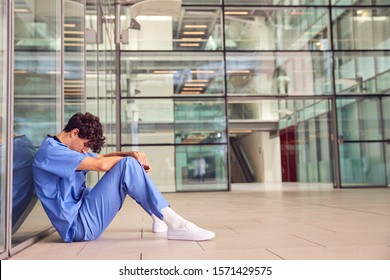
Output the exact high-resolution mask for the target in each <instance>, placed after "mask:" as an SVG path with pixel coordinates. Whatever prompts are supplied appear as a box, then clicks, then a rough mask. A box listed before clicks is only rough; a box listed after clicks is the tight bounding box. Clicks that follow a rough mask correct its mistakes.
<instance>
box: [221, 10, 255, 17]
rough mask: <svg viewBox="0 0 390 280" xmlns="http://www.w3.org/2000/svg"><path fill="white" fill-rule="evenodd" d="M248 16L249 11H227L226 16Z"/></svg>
mask: <svg viewBox="0 0 390 280" xmlns="http://www.w3.org/2000/svg"><path fill="white" fill-rule="evenodd" d="M248 14H249V12H247V11H225V15H234V16H246V15H248Z"/></svg>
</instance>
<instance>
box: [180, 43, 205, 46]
mask: <svg viewBox="0 0 390 280" xmlns="http://www.w3.org/2000/svg"><path fill="white" fill-rule="evenodd" d="M180 46H181V47H199V46H200V45H199V43H181V44H180Z"/></svg>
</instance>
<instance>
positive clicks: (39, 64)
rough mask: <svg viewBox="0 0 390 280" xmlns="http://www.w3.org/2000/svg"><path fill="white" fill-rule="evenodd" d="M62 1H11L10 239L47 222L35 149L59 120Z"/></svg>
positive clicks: (38, 229)
mask: <svg viewBox="0 0 390 280" xmlns="http://www.w3.org/2000/svg"><path fill="white" fill-rule="evenodd" d="M61 6H62V5H61V1H60V0H56V1H44V0H35V1H29V2H28V3H27V2H20V1H17V2H15V38H14V46H15V54H14V67H15V72H14V156H13V158H14V162H13V186H12V188H13V190H12V194H13V201H12V204H13V205H12V226H13V228H12V232H13V236H12V242H13V245H17V244H19V243H20V242H22V241H24V240H26V239H28V238H30V237H31V236H33V235H34V234H37V233H39V232H41V231H42V230H44V229H46V228H48V227H49V226H50V222H49V220H48V218H47V216H46V214H45V213H44V211H43V208H42V206H41V204H40V203H39V202H37V196H36V194H35V191H34V186H33V179H32V177H31V176H32V173H31V164H32V159H33V156H34V154H35V150H36V149H37V147H38V146H39V145H40V143H41V141H42V140H43V139H44V137H45V136H46V134H47V133H57V132H58V131H59V130H60V124H61V119H60V116H61V110H60V106H61V84H62V83H61V34H62V32H61Z"/></svg>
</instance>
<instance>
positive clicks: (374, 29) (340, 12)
mask: <svg viewBox="0 0 390 280" xmlns="http://www.w3.org/2000/svg"><path fill="white" fill-rule="evenodd" d="M386 4H388V3H386ZM332 17H333V19H334V20H333V38H334V39H333V41H334V42H333V45H334V48H335V49H336V50H375V49H376V50H386V49H389V48H390V40H389V39H390V29H389V28H388V27H389V26H390V8H380V9H379V8H378V9H375V8H374V9H372V8H364V7H361V8H348V9H345V8H333V9H332Z"/></svg>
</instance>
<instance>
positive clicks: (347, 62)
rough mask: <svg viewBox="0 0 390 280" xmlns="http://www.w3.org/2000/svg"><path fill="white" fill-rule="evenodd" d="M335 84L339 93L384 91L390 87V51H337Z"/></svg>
mask: <svg viewBox="0 0 390 280" xmlns="http://www.w3.org/2000/svg"><path fill="white" fill-rule="evenodd" d="M334 56H335V85H336V92H337V93H339V94H348V93H353V94H365V93H384V94H387V93H388V92H389V89H390V80H389V77H390V52H389V51H376V52H336V53H335V54H334Z"/></svg>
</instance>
